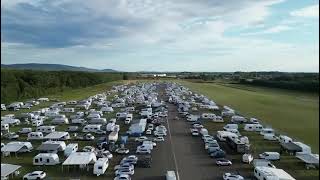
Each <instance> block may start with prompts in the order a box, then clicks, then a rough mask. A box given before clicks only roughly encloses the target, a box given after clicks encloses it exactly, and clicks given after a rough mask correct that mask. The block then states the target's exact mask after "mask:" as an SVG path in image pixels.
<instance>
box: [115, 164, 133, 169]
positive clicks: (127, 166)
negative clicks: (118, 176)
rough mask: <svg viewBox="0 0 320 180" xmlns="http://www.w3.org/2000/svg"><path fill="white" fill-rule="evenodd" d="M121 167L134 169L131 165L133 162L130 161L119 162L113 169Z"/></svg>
mask: <svg viewBox="0 0 320 180" xmlns="http://www.w3.org/2000/svg"><path fill="white" fill-rule="evenodd" d="M121 168H128V169H134V166H133V164H130V163H123V164H119V165H116V166H114V170H118V169H121Z"/></svg>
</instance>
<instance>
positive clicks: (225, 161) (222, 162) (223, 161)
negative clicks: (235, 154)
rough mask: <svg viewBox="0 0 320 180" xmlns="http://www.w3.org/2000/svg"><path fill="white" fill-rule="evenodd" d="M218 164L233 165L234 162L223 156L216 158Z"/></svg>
mask: <svg viewBox="0 0 320 180" xmlns="http://www.w3.org/2000/svg"><path fill="white" fill-rule="evenodd" d="M216 165H218V166H230V165H232V162H231V161H230V160H228V159H224V158H221V159H217V160H216Z"/></svg>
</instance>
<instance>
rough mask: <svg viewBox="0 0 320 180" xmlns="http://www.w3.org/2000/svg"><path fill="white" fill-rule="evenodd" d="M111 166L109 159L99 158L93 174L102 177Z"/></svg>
mask: <svg viewBox="0 0 320 180" xmlns="http://www.w3.org/2000/svg"><path fill="white" fill-rule="evenodd" d="M108 166H109V159H108V158H99V159H98V160H97V161H96V162H95V163H94V165H93V174H95V175H97V176H100V175H101V174H104V173H105V172H106V170H107V168H108Z"/></svg>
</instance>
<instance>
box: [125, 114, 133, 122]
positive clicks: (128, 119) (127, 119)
mask: <svg viewBox="0 0 320 180" xmlns="http://www.w3.org/2000/svg"><path fill="white" fill-rule="evenodd" d="M132 117H133V116H132V114H127V116H126V120H125V121H124V123H125V124H130V123H131V121H132Z"/></svg>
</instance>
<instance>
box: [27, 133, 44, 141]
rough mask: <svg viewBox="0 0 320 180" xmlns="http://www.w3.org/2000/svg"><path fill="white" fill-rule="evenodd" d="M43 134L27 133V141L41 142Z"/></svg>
mask: <svg viewBox="0 0 320 180" xmlns="http://www.w3.org/2000/svg"><path fill="white" fill-rule="evenodd" d="M42 139H43V133H42V132H30V133H28V138H27V140H42Z"/></svg>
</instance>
